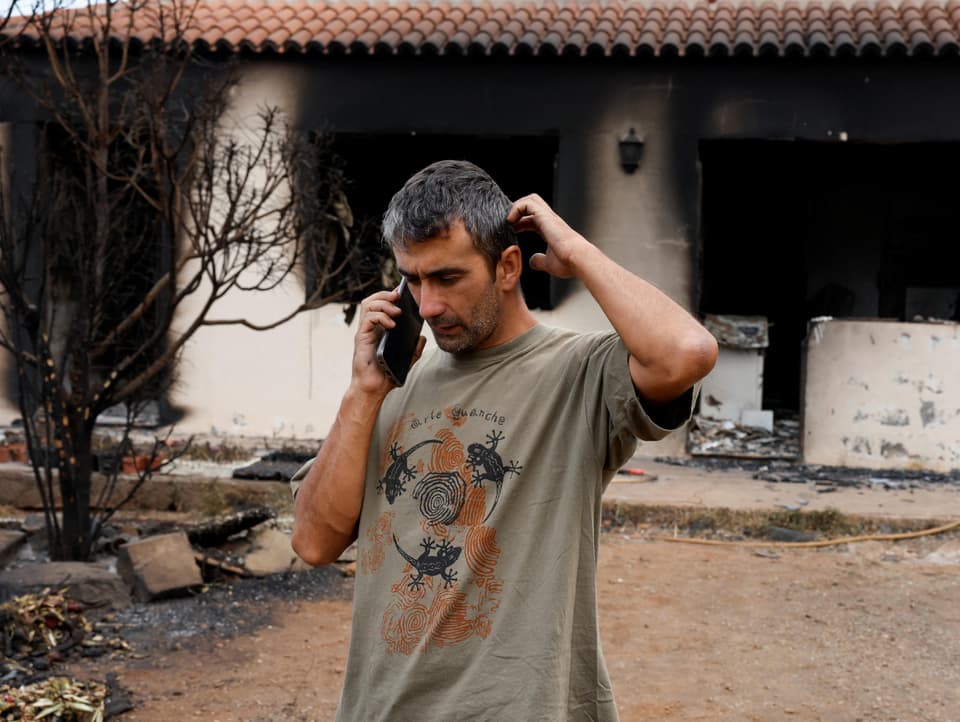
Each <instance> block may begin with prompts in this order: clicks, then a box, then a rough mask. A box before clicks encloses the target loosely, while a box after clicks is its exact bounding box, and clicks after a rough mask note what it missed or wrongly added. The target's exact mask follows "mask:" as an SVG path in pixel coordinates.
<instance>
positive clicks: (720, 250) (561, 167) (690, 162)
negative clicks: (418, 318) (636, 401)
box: [0, 0, 960, 471]
mask: <svg viewBox="0 0 960 722" xmlns="http://www.w3.org/2000/svg"><path fill="white" fill-rule="evenodd" d="M139 30H140V32H147V29H139ZM186 37H187V38H188V40H189V41H190V42H192V43H194V45H195V47H196V48H197V50H198V51H199V52H201V53H202V54H204V55H205V56H206V57H207V58H208V59H209V60H210V61H212V62H221V61H227V60H236V61H238V62H239V63H240V65H241V67H242V73H243V81H242V83H241V85H240V86H239V88H238V91H237V93H236V95H235V97H234V101H235V107H234V109H233V110H234V111H235V112H236V113H238V114H240V115H241V116H242V115H244V114H248V115H249V114H253V113H254V112H255V111H256V109H257V108H258V107H261V106H263V105H265V104H273V105H277V106H279V107H281V108H282V109H283V110H284V111H285V112H286V113H288V114H289V116H290V117H291V118H293V119H295V122H296V123H297V124H298V125H299V126H300V127H304V128H316V129H324V130H329V131H331V132H333V133H334V134H335V136H336V144H337V148H338V152H339V153H340V154H341V156H342V157H343V158H344V160H345V163H346V169H347V173H348V174H349V176H350V177H351V179H352V181H351V182H352V185H351V189H350V192H349V197H350V203H351V206H352V208H353V211H354V214H355V215H357V216H358V217H366V218H370V219H373V220H374V222H375V220H376V218H377V216H378V214H379V213H381V212H382V210H383V208H384V207H385V205H386V202H387V200H388V199H389V196H390V194H391V193H392V192H393V191H395V190H396V189H397V188H398V187H399V185H400V184H401V183H402V181H403V180H404V179H405V178H406V177H407V176H409V175H410V174H411V173H412V172H414V171H415V170H417V169H419V168H420V167H422V166H424V165H426V164H427V163H429V162H432V161H434V160H437V159H439V158H448V157H457V158H465V159H469V160H473V161H475V162H477V163H478V164H480V165H482V166H483V167H485V168H486V169H487V170H488V171H489V172H490V173H491V174H492V175H493V176H494V177H495V178H496V179H497V180H498V181H499V182H500V183H501V185H502V186H503V187H504V189H505V190H506V192H507V193H508V194H510V195H511V196H512V197H516V196H519V195H522V194H525V193H530V192H537V193H540V194H541V195H542V196H544V197H545V198H546V199H547V200H548V201H550V202H551V203H552V204H553V206H554V207H555V208H556V209H557V210H558V211H559V212H560V213H561V214H562V215H563V216H564V217H565V218H566V219H567V220H568V222H570V224H571V225H572V226H574V227H575V228H577V229H578V230H579V231H581V232H582V233H583V234H584V235H585V236H587V237H588V238H589V239H591V240H592V241H593V242H594V243H596V244H597V245H598V246H599V247H600V248H602V249H603V250H604V251H605V252H606V253H607V254H608V255H610V256H611V257H613V258H614V259H616V260H617V261H619V262H620V263H622V264H624V265H625V266H627V267H629V268H631V269H633V270H634V271H636V272H638V273H639V274H640V275H642V276H643V277H645V278H647V279H649V280H650V281H652V282H653V283H655V284H656V285H658V286H659V287H660V288H662V289H663V290H664V291H666V292H667V293H669V294H670V295H671V296H672V297H674V298H675V299H677V300H679V301H681V302H682V303H683V304H684V305H685V306H686V307H687V308H689V309H690V310H691V311H692V312H693V313H695V314H697V315H698V316H699V317H701V318H704V319H706V318H707V317H715V318H719V319H721V324H722V323H723V319H724V318H727V319H729V318H735V319H736V318H751V319H760V320H761V321H759V323H761V324H762V326H763V329H764V330H763V345H762V346H759V347H756V348H754V349H752V351H749V350H748V352H747V353H746V354H744V352H745V348H744V347H743V346H738V345H737V344H736V343H732V344H725V345H724V353H723V354H722V356H725V358H722V359H721V365H720V366H721V368H720V369H719V370H718V371H717V372H715V374H716V375H715V376H714V377H712V378H711V379H710V380H709V383H708V385H707V386H708V388H707V390H706V392H705V394H704V397H703V401H702V403H701V408H700V412H701V416H703V417H704V418H706V419H716V420H718V421H720V422H721V423H722V422H728V423H729V425H734V426H737V425H739V426H752V427H754V428H755V427H756V426H757V425H759V426H760V427H763V426H768V427H769V428H771V429H773V428H775V427H776V426H777V424H778V423H780V422H781V421H787V422H791V423H794V424H796V428H797V430H798V432H797V433H798V434H799V439H798V442H799V449H800V452H799V453H801V454H802V458H803V460H805V461H808V462H811V463H822V464H838V465H849V466H865V467H875V468H910V467H918V468H927V469H932V470H938V471H947V470H951V469H955V468H960V374H958V373H957V372H956V368H957V367H958V366H960V326H958V324H957V321H958V319H960V307H958V297H960V244H958V243H957V242H956V239H955V238H954V235H955V233H956V228H957V224H956V220H955V218H956V210H955V208H956V207H955V205H954V202H955V201H954V199H953V197H952V196H953V187H952V185H951V184H950V183H949V182H944V180H943V179H942V177H941V176H940V175H939V173H940V172H942V171H946V172H947V173H951V172H952V169H953V168H955V167H956V164H955V163H954V161H960V95H958V94H957V92H956V88H957V87H958V82H960V0H948V1H947V2H936V1H929V2H888V1H886V0H884V1H882V2H867V1H865V0H857V1H856V2H840V1H839V0H837V1H834V2H826V1H819V0H818V1H813V2H797V1H794V0H791V1H789V2H775V1H773V0H768V1H766V2H761V1H759V0H754V1H753V2H740V3H731V2H726V1H725V0H721V1H719V2H713V3H708V2H693V3H686V2H659V1H656V0H655V1H652V2H627V1H620V0H609V1H605V2H552V1H550V2H523V1H521V2H509V3H500V2H493V1H490V2H459V1H457V0H450V1H447V0H445V1H443V2H426V1H424V2H408V1H406V0H403V1H402V2H377V3H368V2H349V1H341V2H323V1H317V2H304V1H299V2H290V3H287V2H280V1H261V2H256V3H245V2H235V1H233V0H211V1H210V2H205V3H203V4H202V5H200V6H198V9H197V12H196V13H195V16H194V18H193V25H192V27H191V28H190V30H189V31H188V33H187V35H186ZM77 41H78V43H81V42H82V38H77ZM3 112H7V111H6V110H4V111H3ZM15 115H16V114H15V113H14V114H11V113H10V112H7V116H6V118H3V117H0V121H3V120H7V121H15V118H14V116H15ZM16 125H17V123H16V122H8V123H7V125H6V126H5V128H6V133H7V135H6V137H7V142H10V141H9V139H10V138H12V137H14V136H15V135H16V127H15V126H16ZM537 245H538V241H537V239H535V238H533V239H524V250H525V252H526V253H530V252H533V251H534V250H536V248H537ZM524 290H525V293H526V297H527V302H528V304H529V305H530V306H531V307H532V308H533V309H535V312H536V314H537V315H538V317H539V318H541V320H543V321H544V322H547V323H551V324H557V325H565V326H570V327H573V328H578V329H592V328H599V327H603V326H605V325H606V323H607V322H606V320H605V318H604V317H603V316H602V314H601V313H600V311H599V310H598V309H597V308H596V306H595V304H594V303H593V302H592V300H591V299H590V298H589V297H588V296H587V294H586V292H585V290H584V289H583V288H581V287H579V286H577V285H576V284H568V283H565V282H560V281H556V280H553V279H548V278H546V277H537V274H533V273H530V274H529V277H528V278H527V279H525V283H524ZM302 293H303V289H302V288H301V287H298V286H297V284H296V283H295V282H291V283H290V284H288V285H287V286H286V287H284V288H283V289H281V290H278V291H277V292H274V293H273V294H270V295H269V296H268V297H265V298H263V299H261V300H259V301H258V302H257V303H255V304H251V305H249V306H248V307H246V308H238V309H237V312H238V313H247V314H251V315H253V316H257V315H259V314H265V313H267V311H268V310H269V307H270V306H271V305H272V304H278V305H280V304H283V303H285V302H289V299H290V298H295V297H296V296H297V295H298V294H300V295H302ZM351 344H352V331H351V329H350V328H349V327H348V326H347V325H346V324H344V323H343V321H342V318H341V314H340V309H339V308H324V309H321V310H318V311H315V312H313V313H311V314H307V315H304V316H301V317H299V318H297V319H295V320H293V321H292V322H290V323H288V324H287V325H285V326H283V327H281V328H278V329H275V330H272V331H270V332H268V335H266V336H259V337H258V336H254V335H253V332H252V331H249V330H247V329H236V328H231V329H209V330H205V331H204V333H203V334H201V335H199V336H198V337H197V338H196V340H195V342H194V343H193V344H192V345H191V346H190V347H189V348H188V349H187V352H186V355H185V357H184V359H183V361H182V363H181V368H180V372H179V376H180V379H181V381H180V384H179V386H178V387H177V389H176V391H175V392H174V393H175V398H174V399H173V401H174V402H175V403H176V404H178V405H179V406H180V407H181V408H183V410H184V413H185V416H184V418H183V419H182V420H181V422H180V425H181V427H182V428H183V429H184V430H196V431H209V430H211V429H216V430H218V431H220V432H223V433H229V434H244V435H254V436H257V435H260V436H263V435H266V436H280V437H288V436H301V437H303V436H307V437H319V436H323V435H324V434H325V433H326V432H327V430H328V428H329V426H330V424H331V423H332V420H333V418H334V415H335V413H336V406H337V402H338V400H339V397H340V395H341V393H342V391H343V390H344V388H345V387H346V384H347V380H348V377H349V372H350V350H351ZM747 349H749V347H747ZM212 369H216V371H215V372H214V371H212ZM721 376H722V378H721ZM251 380H253V381H254V382H253V383H251ZM741 391H743V393H741ZM725 399H726V400H727V401H728V403H727V411H726V412H725V413H720V412H719V411H720V409H722V404H723V403H724V401H725ZM730 399H737V403H738V404H739V406H738V405H737V404H731V403H729V400H730ZM713 402H717V403H713ZM733 408H735V409H736V411H731V409H733ZM13 413H15V411H14V410H13V409H10V411H9V413H8V414H7V416H9V415H10V414H13ZM647 451H649V453H651V454H659V453H667V454H675V455H682V454H685V453H688V450H687V439H686V437H685V435H683V434H676V435H673V436H672V437H670V438H668V439H667V440H665V441H663V442H660V443H659V444H656V445H650V447H648V448H647Z"/></svg>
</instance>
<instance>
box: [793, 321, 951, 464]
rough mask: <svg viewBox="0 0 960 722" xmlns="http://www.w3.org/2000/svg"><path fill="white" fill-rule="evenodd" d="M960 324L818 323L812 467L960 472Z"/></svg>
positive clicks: (809, 382)
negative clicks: (959, 369) (955, 470)
mask: <svg viewBox="0 0 960 722" xmlns="http://www.w3.org/2000/svg"><path fill="white" fill-rule="evenodd" d="M958 368H960V324H956V323H947V324H938V323H897V322H887V321H871V320H866V321H844V320H821V321H815V322H812V323H811V327H810V331H809V333H808V337H807V349H806V385H805V393H804V399H803V418H804V422H803V428H804V430H803V459H804V461H805V462H806V463H808V464H824V465H831V466H859V467H866V468H873V469H921V468H922V469H930V470H933V471H939V472H949V471H951V470H954V469H960V373H957V369H958Z"/></svg>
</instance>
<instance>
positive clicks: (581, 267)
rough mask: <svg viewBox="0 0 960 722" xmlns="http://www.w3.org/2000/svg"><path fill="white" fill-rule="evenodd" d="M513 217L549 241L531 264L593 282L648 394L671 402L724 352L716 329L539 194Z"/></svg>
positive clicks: (511, 216)
mask: <svg viewBox="0 0 960 722" xmlns="http://www.w3.org/2000/svg"><path fill="white" fill-rule="evenodd" d="M507 220H508V221H509V222H510V223H512V224H513V226H514V228H515V229H516V230H517V231H534V232H536V233H538V234H540V236H541V237H542V238H543V239H544V241H546V243H547V251H546V253H540V254H535V255H534V256H533V257H532V258H531V259H530V265H531V267H532V268H534V269H535V270H538V271H546V272H547V273H550V274H551V275H554V276H557V277H559V278H570V277H575V278H577V279H579V280H580V281H581V282H582V283H583V284H584V285H585V286H586V287H587V290H588V291H590V293H591V295H592V296H593V297H594V298H595V299H596V301H597V303H598V304H599V305H600V308H601V309H602V310H603V312H604V314H606V316H607V318H608V319H609V320H610V323H611V324H612V325H613V327H614V329H616V331H617V333H618V334H619V335H620V338H621V339H623V343H624V345H625V346H626V347H627V350H628V351H629V352H630V376H631V377H632V379H633V383H634V386H636V388H637V391H638V392H639V393H640V395H641V396H642V397H643V398H644V399H646V400H648V401H650V402H653V403H666V402H668V401H672V400H674V399H676V398H678V397H680V396H681V395H682V394H683V393H684V392H686V391H687V390H688V389H689V388H690V387H691V386H693V385H694V384H695V383H697V382H698V381H700V380H701V379H702V378H703V377H704V376H706V375H707V374H708V373H710V370H711V369H712V368H713V366H714V364H715V363H716V360H717V352H718V348H717V341H716V339H715V338H714V337H713V335H712V334H711V333H710V332H709V331H708V330H707V329H706V328H705V327H704V326H703V325H702V324H701V323H700V322H699V321H697V320H696V319H695V318H694V317H693V316H691V315H690V314H689V313H688V312H687V311H686V310H685V309H684V308H683V307H682V306H680V305H679V304H678V303H676V302H675V301H673V299H671V298H670V297H669V296H667V295H666V294H665V293H663V292H662V291H660V290H659V289H658V288H656V287H655V286H654V285H653V284H651V283H649V282H647V281H645V280H643V279H642V278H639V277H638V276H636V275H634V274H633V273H631V272H630V271H628V270H627V269H625V268H624V267H623V266H621V265H619V264H618V263H616V262H614V261H613V260H612V259H610V258H608V257H607V256H606V255H604V253H603V252H602V251H600V249H599V248H597V247H596V246H594V245H593V244H592V243H590V241H588V240H587V239H586V238H584V237H583V236H582V235H580V234H579V233H577V232H576V231H575V230H573V229H572V228H571V227H570V226H568V225H567V223H566V222H565V221H564V220H563V219H562V218H561V217H560V216H559V215H557V213H556V212H554V210H553V209H552V208H550V206H549V205H547V203H546V202H545V201H544V200H543V199H542V198H540V196H538V195H535V194H534V195H530V196H526V197H524V198H521V199H520V200H518V201H516V202H515V203H514V204H513V207H512V208H511V209H510V213H509V215H508V216H507Z"/></svg>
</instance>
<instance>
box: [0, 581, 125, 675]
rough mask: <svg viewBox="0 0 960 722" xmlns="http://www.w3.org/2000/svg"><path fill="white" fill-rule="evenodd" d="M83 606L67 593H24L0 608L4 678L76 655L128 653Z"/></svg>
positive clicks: (121, 642)
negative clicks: (85, 615)
mask: <svg viewBox="0 0 960 722" xmlns="http://www.w3.org/2000/svg"><path fill="white" fill-rule="evenodd" d="M82 611H83V607H82V605H81V604H79V603H78V602H76V601H74V600H72V599H69V598H68V597H67V590H66V589H61V590H59V591H57V592H53V591H50V590H49V589H46V590H44V591H43V592H41V593H39V594H24V595H22V596H19V597H14V598H13V599H11V600H10V601H8V602H6V603H4V604H2V605H0V628H2V633H3V662H2V665H3V676H2V677H0V681H8V680H9V679H10V678H13V677H16V676H17V673H19V672H23V671H24V670H25V669H27V667H29V668H32V669H33V670H37V671H45V670H47V669H49V668H50V666H51V665H52V664H54V663H56V662H61V661H63V660H65V659H66V658H67V656H68V655H69V654H71V653H73V652H77V653H79V654H81V655H83V656H85V657H96V656H100V655H102V654H106V653H107V652H110V651H114V650H121V651H123V650H127V649H129V647H128V646H127V644H126V643H125V642H124V641H123V640H122V639H119V638H108V637H106V636H104V635H103V634H102V633H100V632H99V630H98V629H97V627H96V626H95V625H94V624H92V623H91V622H89V621H87V619H86V618H85V617H84V616H83V614H82Z"/></svg>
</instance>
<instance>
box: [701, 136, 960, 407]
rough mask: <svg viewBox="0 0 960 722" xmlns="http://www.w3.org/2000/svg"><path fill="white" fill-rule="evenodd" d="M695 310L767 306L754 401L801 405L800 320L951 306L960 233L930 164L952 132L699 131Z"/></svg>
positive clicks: (937, 160) (945, 155)
mask: <svg viewBox="0 0 960 722" xmlns="http://www.w3.org/2000/svg"><path fill="white" fill-rule="evenodd" d="M700 159H701V163H702V178H703V189H702V197H703V204H702V214H703V215H702V266H701V273H702V295H701V305H700V311H701V312H702V313H717V314H743V315H762V316H766V317H767V319H768V321H769V323H770V324H771V325H770V347H769V348H768V349H767V353H766V359H765V363H764V387H763V405H764V408H766V409H772V410H774V411H775V412H776V411H778V410H784V411H797V410H799V406H800V392H801V389H800V365H801V359H802V343H803V339H804V337H805V335H806V328H807V321H808V320H809V319H810V318H814V317H817V316H833V317H874V318H875V317H886V318H893V319H897V320H901V321H909V320H913V319H914V318H915V317H918V316H920V317H924V318H926V317H931V316H933V317H939V318H951V317H953V318H956V316H957V314H958V313H960V310H958V308H957V298H958V295H960V244H958V243H957V242H956V234H957V228H958V223H957V215H958V212H957V210H956V208H957V206H956V202H955V199H954V198H953V195H954V191H953V189H952V187H951V185H950V184H948V183H944V182H942V181H939V180H937V177H938V176H939V173H938V171H939V170H940V169H942V168H952V167H955V164H956V163H957V162H958V161H960V144H935V143H911V144H890V145H879V144H851V143H844V142H833V143H813V142H799V141H796V142H792V141H746V140H745V141H741V140H736V141H705V142H703V143H702V144H701V146H700Z"/></svg>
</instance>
